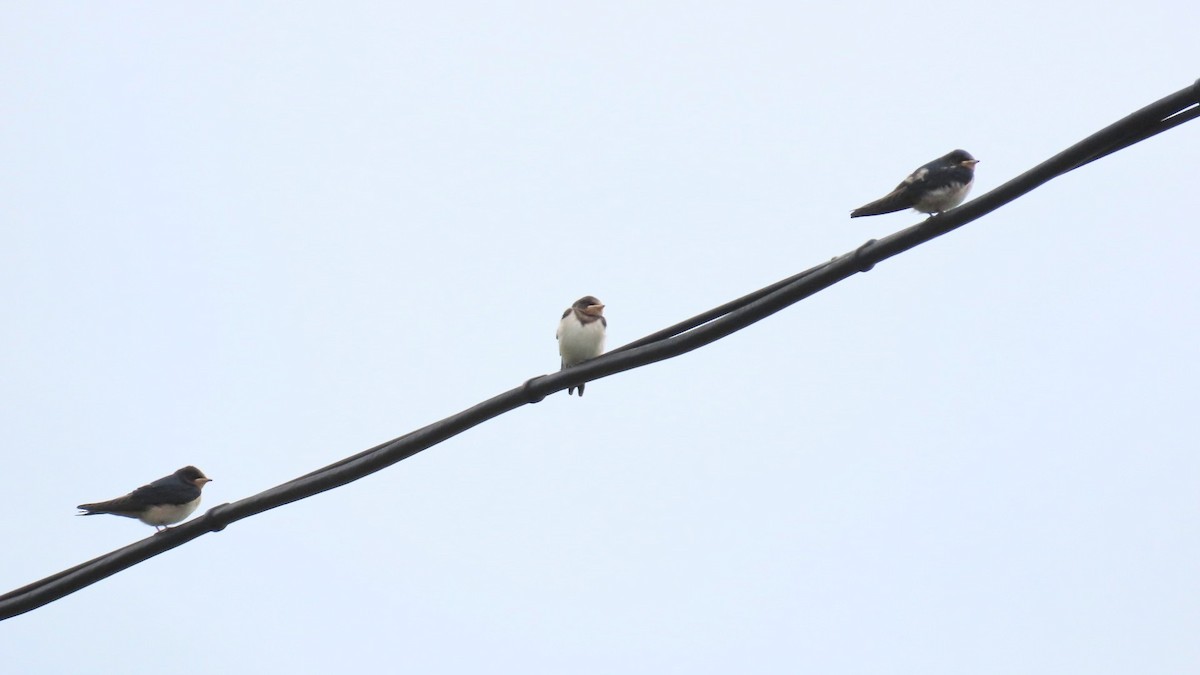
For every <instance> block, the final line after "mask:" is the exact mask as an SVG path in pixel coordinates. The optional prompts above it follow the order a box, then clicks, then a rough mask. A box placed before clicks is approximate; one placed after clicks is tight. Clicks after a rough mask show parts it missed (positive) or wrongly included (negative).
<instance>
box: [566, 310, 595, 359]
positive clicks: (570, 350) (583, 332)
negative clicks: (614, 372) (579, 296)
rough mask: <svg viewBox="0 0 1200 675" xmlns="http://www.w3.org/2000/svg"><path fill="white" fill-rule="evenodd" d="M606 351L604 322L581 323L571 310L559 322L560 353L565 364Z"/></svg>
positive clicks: (593, 356) (592, 357) (590, 357)
mask: <svg viewBox="0 0 1200 675" xmlns="http://www.w3.org/2000/svg"><path fill="white" fill-rule="evenodd" d="M603 351H604V324H603V323H601V322H600V321H591V322H589V323H581V322H580V321H579V319H577V318H576V317H575V313H574V312H571V313H570V314H567V315H566V316H565V317H563V319H562V321H560V322H559V323H558V353H559V355H560V356H562V360H563V365H564V366H573V365H575V364H577V363H579V362H581V361H586V360H588V359H594V358H596V357H597V356H600V354H601V352H603Z"/></svg>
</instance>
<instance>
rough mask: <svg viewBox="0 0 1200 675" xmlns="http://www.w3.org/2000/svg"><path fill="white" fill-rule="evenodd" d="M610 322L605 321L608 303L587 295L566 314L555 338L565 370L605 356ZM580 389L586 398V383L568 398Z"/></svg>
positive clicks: (580, 385)
mask: <svg viewBox="0 0 1200 675" xmlns="http://www.w3.org/2000/svg"><path fill="white" fill-rule="evenodd" d="M607 328H608V319H605V318H604V303H602V302H600V301H599V300H598V299H596V296H594V295H585V296H583V297H582V298H580V299H578V300H576V301H575V302H574V304H572V305H571V306H570V307H568V308H567V311H565V312H563V315H562V320H560V321H559V322H558V330H557V331H555V333H554V338H555V339H556V340H558V355H559V356H561V357H562V369H563V370H566V369H567V368H570V367H571V366H574V365H578V364H580V363H583V362H584V361H587V360H588V359H594V358H596V357H597V356H600V354H601V353H603V352H604V331H605V330H606V329H607ZM576 389H579V395H580V396H583V383H582V382H581V383H579V384H577V385H574V386H571V387H569V388H568V389H567V396H570V395H571V394H573V393H575V390H576Z"/></svg>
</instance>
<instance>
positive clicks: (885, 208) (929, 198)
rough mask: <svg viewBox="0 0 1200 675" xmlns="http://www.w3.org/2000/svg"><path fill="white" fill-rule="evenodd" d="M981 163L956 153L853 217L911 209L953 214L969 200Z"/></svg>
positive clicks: (914, 175) (920, 171)
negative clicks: (963, 202) (951, 211)
mask: <svg viewBox="0 0 1200 675" xmlns="http://www.w3.org/2000/svg"><path fill="white" fill-rule="evenodd" d="M978 163H979V160H977V159H975V158H974V157H972V156H971V153H969V152H967V151H966V150H955V151H954V152H951V153H950V154H948V155H946V156H944V157H939V158H937V159H935V160H933V161H932V162H930V163H928V164H926V165H925V166H923V167H921V168H919V169H917V170H916V171H914V172H912V173H911V174H909V176H908V178H905V179H904V182H902V183H900V184H899V185H897V186H896V189H895V190H892V191H891V192H890V193H889V194H888V195H887V196H886V197H883V198H881V199H876V200H875V201H873V202H871V203H870V204H867V205H865V206H860V207H858V208H857V209H854V210H853V211H851V212H850V217H851V218H858V217H859V216H878V215H879V214H881V213H892V212H893V211H903V210H904V209H909V208H911V209H916V210H917V211H920V212H921V213H929V214H935V213H938V214H940V213H943V212H945V211H949V210H950V209H952V208H954V207H956V206H958V205H959V204H961V203H962V201H963V200H964V199H966V198H967V193H968V192H970V191H971V184H972V183H974V182H975V165H976V164H978Z"/></svg>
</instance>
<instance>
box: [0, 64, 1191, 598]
mask: <svg viewBox="0 0 1200 675" xmlns="http://www.w3.org/2000/svg"><path fill="white" fill-rule="evenodd" d="M1197 106H1200V80H1198V81H1197V82H1196V83H1194V84H1193V85H1192V86H1190V87H1187V88H1185V89H1181V90H1180V91H1178V92H1176V93H1174V94H1171V95H1170V96H1167V97H1166V98H1163V99H1161V100H1159V101H1156V102H1154V103H1152V104H1150V105H1149V106H1146V107H1145V108H1142V109H1141V110H1139V111H1137V112H1135V113H1133V114H1132V115H1129V116H1127V117H1125V118H1124V119H1122V120H1120V121H1118V122H1116V123H1115V124H1112V125H1110V126H1108V127H1106V128H1104V129H1102V130H1100V131H1098V132H1096V133H1095V134H1092V135H1091V136H1089V137H1088V138H1085V139H1084V140H1082V141H1080V142H1079V143H1076V144H1075V145H1073V146H1071V147H1070V148H1067V149H1066V150H1064V151H1063V152H1060V153H1059V154H1057V155H1055V156H1054V157H1051V158H1050V159H1048V160H1046V161H1044V162H1042V163H1041V164H1039V165H1037V166H1036V167H1034V168H1032V169H1030V170H1029V171H1026V172H1025V173H1023V174H1021V175H1020V176H1017V177H1016V178H1013V179H1012V180H1010V181H1008V182H1007V183H1004V184H1003V185H1001V186H1000V187H998V188H996V189H994V190H992V191H991V192H988V193H987V194H985V195H983V196H981V197H979V198H978V199H975V200H973V201H970V202H968V203H966V204H964V205H963V206H961V207H959V208H956V209H953V210H951V211H949V212H947V213H945V214H942V215H939V216H936V217H931V218H928V219H926V220H925V221H923V222H921V223H919V224H917V225H914V226H912V227H909V228H906V229H904V230H901V231H899V232H896V233H893V234H891V235H889V236H887V237H884V238H883V239H881V240H879V241H876V240H871V241H869V242H867V243H866V244H863V245H862V246H860V247H859V248H857V249H855V250H854V251H851V252H849V253H847V254H845V255H842V256H838V257H836V258H834V259H833V260H830V261H829V262H825V263H822V264H819V265H817V266H815V267H813V268H811V269H808V270H806V271H804V272H801V273H799V274H796V275H794V276H792V277H789V278H787V279H783V280H781V281H778V282H776V283H774V284H771V285H770V286H767V287H765V288H761V289H759V290H757V291H754V292H753V293H750V294H747V295H745V296H743V297H741V298H738V299H736V300H733V301H730V302H728V303H725V304H723V305H721V306H720V307H716V308H714V309H711V310H709V311H707V312H704V313H702V314H699V315H697V316H694V317H692V318H690V319H688V320H686V321H682V322H680V323H677V324H675V325H673V326H670V327H668V328H664V329H663V330H660V331H657V332H655V333H652V334H650V335H648V336H646V337H644V338H641V339H639V340H635V341H634V342H631V343H629V344H627V345H624V346H622V347H620V348H618V349H614V350H612V351H611V352H608V353H607V354H604V355H602V356H600V357H597V358H595V359H592V360H590V361H586V362H584V363H582V364H580V365H578V366H575V367H573V368H571V369H570V370H563V371H558V372H556V373H551V374H549V375H543V376H540V377H535V378H533V379H531V380H529V381H527V382H525V383H524V384H523V385H521V386H519V387H516V388H515V389H510V390H509V391H506V392H504V393H502V394H500V395H498V396H494V397H492V398H490V399H488V400H486V401H484V402H482V403H479V404H477V405H475V406H473V407H471V408H468V409H466V410H464V411H462V412H460V413H457V414H455V415H451V416H450V417H447V418H445V419H443V420H440V421H438V422H434V423H433V424H430V425H428V426H425V427H422V428H420V429H417V430H415V431H412V432H409V433H407V434H405V435H403V436H401V437H399V438H397V439H394V440H391V441H388V442H386V443H383V444H381V445H377V446H375V447H374V448H371V449H369V450H365V451H363V452H360V453H358V454H356V455H352V456H350V457H347V458H345V459H342V460H339V461H337V462H335V463H333V464H330V465H329V466H326V467H324V468H321V469H318V470H316V471H313V472H312V473H309V474H306V475H304V476H301V477H299V478H296V479H293V480H291V481H288V482H286V483H284V484H282V485H278V486H276V487H273V488H271V489H269V490H266V491H264V492H260V493H259V494H256V495H253V496H250V497H247V498H245V499H242V500H239V501H236V502H233V503H227V504H221V505H219V506H215V507H213V508H212V509H209V510H208V512H206V513H205V514H204V515H203V516H200V517H199V518H195V519H193V520H190V521H188V522H186V523H183V524H182V525H179V526H176V527H172V528H169V529H168V530H166V531H164V532H161V533H157V534H154V535H151V536H149V537H147V538H146V539H143V540H141V541H138V542H135V543H133V544H130V545H128V546H126V547H124V548H120V549H117V550H116V551H113V552H111V553H108V554H105V555H103V556H100V557H98V558H94V559H92V560H89V561H87V562H85V563H82V564H79V565H76V566H75V567H72V568H70V569H67V570H64V571H62V572H59V573H57V574H54V575H52V576H49V577H46V578H45V579H41V580H40V581H36V582H34V583H31V584H29V585H27V586H23V587H21V588H18V589H15V590H13V591H10V592H8V593H6V594H4V595H0V620H4V619H8V618H11V617H13V616H16V615H18V614H22V613H24V612H28V611H30V610H33V609H36V608H38V607H41V606H42V605H45V604H47V603H50V602H53V601H55V600H57V599H59V598H61V597H63V596H66V595H68V594H70V593H73V592H75V591H77V590H79V589H81V588H84V587H85V586H88V585H90V584H93V583H95V582H97V581H99V580H101V579H104V578H106V577H108V576H111V575H113V574H116V573H117V572H120V571H122V570H124V569H128V568H129V567H132V566H133V565H136V564H137V563H139V562H141V561H143V560H146V559H147V558H151V557H153V556H156V555H158V554H159V553H162V552H164V551H168V550H170V549H172V548H175V547H177V546H180V545H182V544H184V543H186V542H189V541H191V540H193V539H195V538H197V537H199V536H201V535H204V534H206V533H208V532H219V531H221V530H223V529H225V527H226V526H227V525H229V524H230V523H233V522H235V521H238V520H241V519H243V518H248V517H250V516H252V515H255V514H258V513H262V512H264V511H268V510H270V509H273V508H276V507H279V506H283V505H284V504H288V503H291V502H294V501H297V500H300V499H304V498H306V497H311V496H313V495H315V494H319V493H321V492H324V491H326V490H332V489H333V488H336V487H340V486H342V485H345V484H346V483H350V482H352V481H355V480H358V479H359V478H363V477H364V476H368V475H370V474H372V473H375V472H376V471H379V470H381V469H384V468H386V467H388V466H391V465H393V464H395V463H397V462H400V461H402V460H404V459H407V458H409V457H411V456H413V455H415V454H417V453H418V452H420V451H422V450H424V449H426V448H429V447H432V446H433V445H436V444H438V443H441V442H442V441H444V440H446V439H448V438H451V437H453V436H456V435H458V434H460V433H462V432H464V431H466V430H468V429H470V428H471V427H474V426H476V425H478V424H482V423H483V422H486V421H487V420H490V419H492V418H493V417H496V416H498V415H502V414H504V413H506V412H508V411H510V410H513V409H515V408H519V407H521V406H523V405H526V404H529V403H536V402H538V401H540V400H541V399H542V398H544V397H545V396H547V395H549V394H552V393H554V392H557V391H562V390H563V389H566V388H567V387H569V386H572V385H578V384H580V383H582V382H588V381H591V380H596V379H600V378H603V377H607V376H609V375H613V374H616V373H620V372H624V371H626V370H632V369H634V368H639V367H641V366H645V365H648V364H651V363H655V362H657V361H662V360H664V359H669V358H673V357H675V356H679V355H681V354H686V353H687V352H690V351H692V350H693V349H698V348H700V347H703V346H704V345H707V344H710V343H712V342H715V341H716V340H720V339H721V338H723V337H726V336H728V335H730V334H731V333H734V332H736V331H739V330H741V329H743V328H745V327H747V326H749V325H751V324H753V323H756V322H758V321H761V320H762V319H765V318H766V317H768V316H771V315H772V314H775V313H776V312H779V311H780V310H782V309H784V308H786V307H789V306H791V305H793V304H795V303H797V302H799V301H800V300H803V299H804V298H807V297H808V296H810V295H813V294H815V293H817V292H819V291H821V290H824V289H826V288H828V287H829V286H832V285H833V284H835V283H837V282H839V281H842V280H843V279H846V278H847V277H850V276H852V275H854V274H857V273H859V272H866V271H868V270H870V269H871V268H872V267H873V266H874V265H875V264H877V263H879V262H881V261H883V260H886V259H888V258H890V257H892V256H894V255H897V254H899V253H902V252H904V251H907V250H908V249H911V248H913V247H915V246H918V245H920V244H923V243H925V242H927V241H930V240H932V239H934V238H936V237H940V236H941V235H943V234H946V233H947V232H950V231H952V230H955V229H957V228H959V227H962V226H963V225H965V224H967V223H969V222H971V221H974V220H976V219H978V218H980V217H982V216H984V215H986V214H988V213H990V212H992V211H994V210H996V209H998V208H1000V207H1001V206H1004V205H1005V204H1007V203H1009V202H1011V201H1013V200H1014V199H1017V198H1018V197H1021V196H1022V195H1024V194H1026V193H1028V192H1030V191H1031V190H1034V189H1036V188H1037V187H1039V186H1041V185H1043V184H1045V183H1047V182H1049V181H1051V180H1053V179H1054V178H1056V177H1058V176H1061V175H1062V174H1064V173H1067V172H1068V171H1073V170H1074V169H1077V168H1079V167H1081V166H1084V165H1085V164H1088V163H1090V162H1093V161H1095V160H1097V159H1100V158H1102V157H1105V156H1107V155H1109V154H1112V153H1114V152H1117V151H1119V150H1122V149H1124V148H1127V147H1129V146H1130V145H1133V144H1135V143H1138V142H1141V141H1143V140H1145V139H1147V138H1150V137H1151V136H1154V135H1156V134H1159V133H1162V132H1163V131H1166V130H1168V129H1172V128H1174V127H1176V126H1178V125H1180V124H1183V123H1184V122H1188V121H1191V120H1192V119H1195V118H1196V117H1198V116H1200V107H1197Z"/></svg>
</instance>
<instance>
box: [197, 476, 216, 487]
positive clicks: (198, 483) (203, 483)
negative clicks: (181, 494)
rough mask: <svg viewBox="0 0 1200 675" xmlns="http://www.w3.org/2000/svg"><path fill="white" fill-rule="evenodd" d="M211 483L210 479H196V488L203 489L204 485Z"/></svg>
mask: <svg viewBox="0 0 1200 675" xmlns="http://www.w3.org/2000/svg"><path fill="white" fill-rule="evenodd" d="M211 482H212V479H211V478H197V479H196V487H204V485H205V484H206V483H211Z"/></svg>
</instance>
